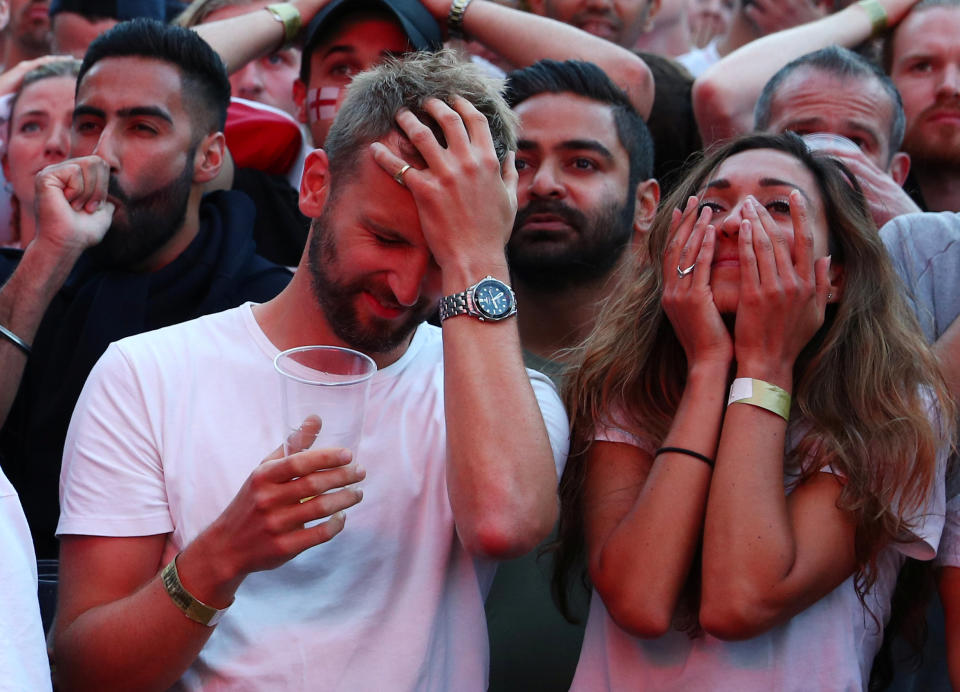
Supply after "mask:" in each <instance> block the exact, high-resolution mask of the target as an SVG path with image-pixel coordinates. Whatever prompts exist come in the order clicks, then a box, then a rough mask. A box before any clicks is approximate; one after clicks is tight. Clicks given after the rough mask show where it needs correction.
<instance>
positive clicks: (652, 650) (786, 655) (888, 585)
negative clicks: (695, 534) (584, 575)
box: [570, 427, 946, 692]
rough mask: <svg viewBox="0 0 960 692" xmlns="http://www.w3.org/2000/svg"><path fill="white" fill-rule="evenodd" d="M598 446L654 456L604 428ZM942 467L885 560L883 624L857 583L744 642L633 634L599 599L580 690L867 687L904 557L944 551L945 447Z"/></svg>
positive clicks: (879, 591) (880, 589)
mask: <svg viewBox="0 0 960 692" xmlns="http://www.w3.org/2000/svg"><path fill="white" fill-rule="evenodd" d="M797 432H798V431H797V429H796V428H794V429H792V431H791V433H792V434H791V438H792V439H794V441H798V439H799V435H797V434H796V433H797ZM597 439H599V440H605V441H610V442H620V443H623V444H632V445H634V446H637V447H641V448H643V449H646V450H647V451H648V452H650V453H651V454H652V453H653V449H652V445H651V444H650V443H649V440H647V439H645V438H642V437H636V436H634V435H631V434H630V433H628V432H626V431H624V430H620V429H617V428H615V427H601V429H600V431H599V433H598V435H597ZM937 462H938V463H937V473H938V476H937V480H936V481H935V482H934V489H933V492H932V497H931V498H930V500H929V503H928V505H927V508H926V511H925V512H924V514H923V519H922V520H921V521H919V522H918V526H917V527H916V530H915V535H914V539H915V540H913V541H912V542H908V543H897V544H892V545H891V546H889V547H887V548H885V549H884V550H883V551H882V552H881V553H880V555H879V557H878V559H877V581H876V583H875V584H874V586H873V588H872V590H871V591H870V592H869V593H868V594H867V595H866V601H867V604H868V605H869V606H870V610H871V612H872V613H873V615H875V616H876V617H877V619H878V620H879V623H878V622H875V621H874V620H873V618H872V617H871V615H870V613H868V612H866V611H865V610H864V608H863V606H862V605H861V603H860V600H859V599H858V598H857V594H856V591H855V590H854V584H853V576H850V577H849V578H847V580H846V581H844V582H843V583H842V584H840V586H838V587H837V588H836V589H834V590H833V591H831V592H830V593H828V594H827V595H826V596H824V597H823V598H821V599H820V600H819V601H817V602H816V603H814V604H813V605H812V606H810V607H809V608H807V609H806V610H804V611H802V612H800V613H798V614H797V615H795V616H793V617H792V618H790V620H788V621H787V622H785V623H784V624H782V625H780V626H779V627H774V628H773V629H771V630H769V631H767V632H765V633H764V634H761V635H759V636H757V637H754V638H752V639H748V640H745V641H738V642H732V641H723V640H720V639H717V638H715V637H711V636H710V635H707V634H703V635H701V636H699V637H696V638H693V639H691V638H690V637H689V636H688V635H687V634H685V633H684V632H680V631H677V630H674V629H671V630H670V631H669V632H667V634H665V635H664V636H662V637H660V638H658V639H652V640H644V639H639V638H637V637H633V636H631V635H629V634H627V633H626V632H624V631H623V630H622V629H620V628H619V627H618V626H617V625H616V623H614V621H613V620H612V619H611V617H610V615H609V613H608V612H607V610H606V608H605V606H604V604H603V599H601V598H599V597H598V596H597V594H596V593H594V598H592V599H591V600H590V613H589V615H588V617H587V629H586V634H585V635H584V640H583V648H582V649H581V651H580V661H579V663H578V664H577V672H576V676H575V677H574V680H573V685H572V686H571V688H570V689H571V692H599V691H601V690H631V691H637V692H641V691H643V690H657V691H658V692H670V691H676V692H699V691H701V690H702V691H703V692H752V691H755V692H770V691H771V690H776V692H791V691H796V692H807V691H809V690H817V691H818V692H828V691H836V692H840V691H841V690H842V691H844V692H849V691H853V690H864V689H866V687H867V682H868V681H869V679H870V667H871V665H872V664H873V658H874V656H875V655H876V653H877V651H878V649H879V648H880V644H881V643H882V641H883V626H884V624H885V623H886V622H887V619H888V618H889V615H890V598H891V596H892V594H893V588H894V586H895V584H896V580H897V574H898V573H899V571H900V567H901V566H902V564H903V561H904V559H905V557H904V556H905V555H906V556H909V557H913V558H917V559H920V560H930V559H932V558H933V557H934V555H935V554H936V551H937V544H938V542H939V540H940V533H941V530H942V529H943V520H944V504H945V502H944V484H943V474H944V469H945V466H946V450H945V449H944V450H941V452H940V454H939V455H938V458H937ZM825 470H826V469H825ZM789 480H790V479H785V482H787V481H789Z"/></svg>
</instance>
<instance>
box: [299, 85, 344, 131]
mask: <svg viewBox="0 0 960 692" xmlns="http://www.w3.org/2000/svg"><path fill="white" fill-rule="evenodd" d="M343 94H344V89H341V88H340V87H335V86H325V87H321V88H319V89H310V91H308V92H307V122H308V124H313V123H315V122H319V121H324V120H326V121H329V120H333V118H334V117H335V116H336V114H337V110H338V109H339V108H340V101H341V100H342V98H343Z"/></svg>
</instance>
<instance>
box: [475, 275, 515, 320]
mask: <svg viewBox="0 0 960 692" xmlns="http://www.w3.org/2000/svg"><path fill="white" fill-rule="evenodd" d="M473 303H474V305H475V306H476V307H477V310H479V311H480V312H481V313H482V314H483V316H484V317H490V318H493V319H497V318H498V317H504V316H505V315H507V314H508V313H509V312H510V309H511V308H512V307H513V296H512V295H511V294H510V289H509V288H508V287H507V286H506V284H504V283H503V282H502V281H497V280H496V279H486V280H485V281H481V282H480V283H479V284H477V287H476V289H475V290H474V292H473Z"/></svg>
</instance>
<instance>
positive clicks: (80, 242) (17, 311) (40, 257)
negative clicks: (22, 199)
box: [0, 156, 113, 426]
mask: <svg viewBox="0 0 960 692" xmlns="http://www.w3.org/2000/svg"><path fill="white" fill-rule="evenodd" d="M106 190H107V168H106V164H105V163H104V162H103V161H102V160H101V159H99V158H98V157H93V156H88V157H83V158H81V159H71V160H68V161H64V162H63V163H60V164H56V165H54V166H50V167H48V168H45V169H44V170H42V171H40V173H38V174H37V209H38V211H39V216H38V219H37V237H36V238H35V239H34V240H33V242H31V243H30V245H29V246H28V247H27V249H26V251H25V252H24V253H23V257H22V258H21V260H20V264H19V265H18V266H17V268H16V270H15V271H14V272H13V274H12V275H11V276H10V279H9V280H8V281H7V283H6V284H4V286H3V288H0V324H2V325H3V326H5V327H6V328H7V329H9V330H10V331H12V332H13V333H14V334H16V335H17V336H18V337H20V338H21V339H22V340H23V341H25V342H27V344H32V343H33V340H34V337H35V336H36V334H37V329H38V328H39V326H40V322H41V321H42V320H43V316H44V314H45V313H46V311H47V308H48V307H49V306H50V302H51V301H52V300H53V298H54V296H55V295H56V293H57V291H59V290H60V288H61V286H63V283H64V281H66V279H67V276H69V274H70V272H71V271H72V270H73V266H74V265H75V264H76V262H77V259H78V258H79V257H80V255H81V254H82V253H83V251H84V250H85V249H86V248H87V247H90V246H91V245H95V244H96V243H98V242H100V239H101V238H102V237H103V234H104V233H105V232H106V230H107V227H108V226H109V225H110V219H111V218H112V217H113V205H111V204H109V203H106V204H104V203H103V202H104V200H105V198H106V194H107V192H106ZM28 213H29V212H28ZM26 364H27V356H26V354H25V353H23V351H21V350H20V349H19V348H17V347H16V346H14V345H13V344H12V343H10V341H8V340H7V339H0V426H2V425H3V423H4V422H6V419H7V415H8V414H9V413H10V407H11V406H12V405H13V400H14V398H15V397H16V395H17V390H18V389H19V387H20V380H21V378H22V377H23V370H24V367H25V366H26Z"/></svg>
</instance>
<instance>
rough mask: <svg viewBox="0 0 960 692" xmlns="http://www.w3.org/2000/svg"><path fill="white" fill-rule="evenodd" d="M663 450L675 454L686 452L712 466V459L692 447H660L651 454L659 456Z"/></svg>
mask: <svg viewBox="0 0 960 692" xmlns="http://www.w3.org/2000/svg"><path fill="white" fill-rule="evenodd" d="M664 452H674V453H676V454H686V455H687V456H688V457H693V458H694V459H699V460H700V461H702V462H703V463H704V464H706V465H707V466H709V467H710V468H713V459H711V458H710V457H708V456H705V455H703V454H701V453H700V452H694V451H693V450H692V449H684V448H683V447H661V448H660V449H658V450H657V451H656V453H655V454H654V455H653V456H655V457H657V456H660V455H661V454H663V453H664Z"/></svg>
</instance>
